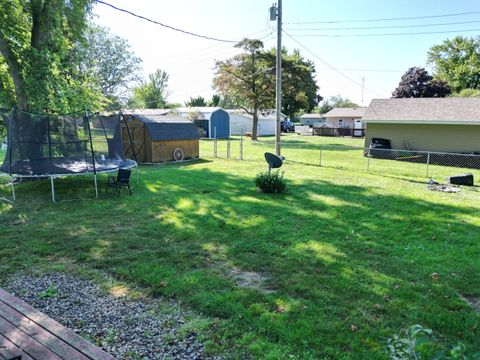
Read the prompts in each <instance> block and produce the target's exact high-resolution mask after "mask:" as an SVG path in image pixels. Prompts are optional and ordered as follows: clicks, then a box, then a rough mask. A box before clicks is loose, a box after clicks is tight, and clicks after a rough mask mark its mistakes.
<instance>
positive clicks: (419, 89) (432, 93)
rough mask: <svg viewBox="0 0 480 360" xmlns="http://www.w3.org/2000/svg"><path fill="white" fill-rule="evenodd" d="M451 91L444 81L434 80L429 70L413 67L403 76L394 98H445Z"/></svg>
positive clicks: (394, 92) (393, 95)
mask: <svg viewBox="0 0 480 360" xmlns="http://www.w3.org/2000/svg"><path fill="white" fill-rule="evenodd" d="M450 93H451V90H450V87H449V86H448V84H447V83H446V82H445V81H443V80H434V79H433V77H432V76H431V75H430V74H428V72H427V70H425V69H424V68H420V67H412V68H410V69H408V70H407V72H406V73H405V74H403V75H402V78H401V79H400V83H399V84H398V87H397V88H396V89H395V90H394V91H393V93H392V97H393V98H423V97H445V96H448V95H450Z"/></svg>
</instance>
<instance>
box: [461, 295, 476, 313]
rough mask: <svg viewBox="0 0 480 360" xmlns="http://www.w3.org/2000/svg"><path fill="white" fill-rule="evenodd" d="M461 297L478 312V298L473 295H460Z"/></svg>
mask: <svg viewBox="0 0 480 360" xmlns="http://www.w3.org/2000/svg"><path fill="white" fill-rule="evenodd" d="M462 299H463V300H464V301H465V302H466V303H467V304H468V305H470V306H471V307H472V308H473V310H475V311H476V312H477V313H479V314H480V298H478V297H473V296H462Z"/></svg>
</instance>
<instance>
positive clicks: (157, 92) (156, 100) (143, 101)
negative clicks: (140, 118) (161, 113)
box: [128, 69, 169, 109]
mask: <svg viewBox="0 0 480 360" xmlns="http://www.w3.org/2000/svg"><path fill="white" fill-rule="evenodd" d="M168 95H169V93H168V74H167V73H166V72H165V71H163V70H160V69H158V70H157V71H155V72H154V73H153V74H149V75H148V81H143V82H142V83H141V84H140V85H139V86H137V87H136V88H134V89H133V97H132V99H130V101H129V104H128V105H129V106H130V107H134V108H140V109H146V108H150V109H161V108H165V107H166V106H167V98H168Z"/></svg>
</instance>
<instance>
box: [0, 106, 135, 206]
mask: <svg viewBox="0 0 480 360" xmlns="http://www.w3.org/2000/svg"><path fill="white" fill-rule="evenodd" d="M85 116H86V118H87V124H88V135H89V140H88V141H89V144H90V151H91V154H92V159H93V161H92V163H91V165H92V166H93V172H92V171H86V172H78V173H65V174H48V173H47V174H36V175H23V174H12V173H11V167H12V162H11V159H10V162H9V166H10V173H8V174H7V173H5V172H1V171H0V176H1V177H7V178H9V179H10V184H9V186H10V187H11V190H12V200H10V199H8V198H6V197H0V201H6V202H8V203H11V204H13V203H15V201H16V194H15V184H14V180H15V179H16V178H31V179H35V178H37V179H40V178H41V179H45V178H50V188H51V193H52V202H54V203H56V202H57V200H56V198H55V182H54V181H55V179H56V178H61V177H69V176H85V175H93V182H94V186H95V199H98V182H97V174H107V173H112V172H116V171H118V170H119V169H133V168H135V175H136V182H137V184H138V162H136V161H134V160H129V161H130V162H131V165H129V166H126V167H122V166H116V167H115V168H112V169H108V170H100V171H98V170H97V168H96V161H95V151H94V150H93V141H92V133H91V129H90V121H89V119H90V117H89V114H88V110H85ZM120 118H121V119H122V120H123V121H125V120H124V118H123V116H121V117H120ZM122 120H120V121H122ZM11 128H12V126H9V134H8V135H9V136H8V138H9V139H10V138H11ZM127 129H128V124H127ZM129 138H130V141H132V139H131V137H130V134H129ZM9 153H10V158H11V151H10V152H9Z"/></svg>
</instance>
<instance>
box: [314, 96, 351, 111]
mask: <svg viewBox="0 0 480 360" xmlns="http://www.w3.org/2000/svg"><path fill="white" fill-rule="evenodd" d="M319 105H320V106H319V107H318V108H317V109H316V112H318V113H320V114H326V113H327V112H329V111H330V110H332V109H333V108H336V107H340V108H356V107H358V105H357V104H356V103H354V102H353V101H352V100H350V99H349V98H347V97H342V96H341V95H340V94H339V95H334V96H330V97H329V98H328V99H325V100H323V101H322V102H321V103H320V104H319Z"/></svg>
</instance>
